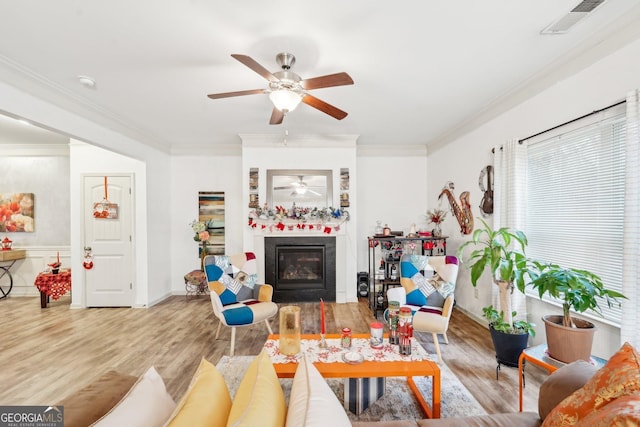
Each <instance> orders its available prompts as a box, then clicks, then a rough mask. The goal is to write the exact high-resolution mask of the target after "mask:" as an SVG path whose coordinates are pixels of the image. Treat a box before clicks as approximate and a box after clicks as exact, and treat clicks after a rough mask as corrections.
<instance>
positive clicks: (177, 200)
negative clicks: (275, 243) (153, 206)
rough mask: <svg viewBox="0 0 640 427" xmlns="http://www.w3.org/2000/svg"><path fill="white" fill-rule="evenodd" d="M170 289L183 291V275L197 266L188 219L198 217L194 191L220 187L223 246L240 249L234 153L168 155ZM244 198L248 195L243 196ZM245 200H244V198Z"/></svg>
mask: <svg viewBox="0 0 640 427" xmlns="http://www.w3.org/2000/svg"><path fill="white" fill-rule="evenodd" d="M171 176H172V180H171V184H170V187H169V191H170V194H171V200H172V203H171V206H170V211H171V221H170V223H169V226H168V227H167V233H168V234H169V235H170V237H171V242H172V245H171V248H170V253H171V271H172V275H171V290H172V292H173V293H176V294H180V293H184V292H185V285H184V275H185V274H186V273H188V272H190V271H192V270H197V269H200V258H199V257H198V244H197V242H195V241H194V240H193V230H192V229H191V226H190V225H189V223H190V222H191V221H193V220H195V219H197V218H198V192H199V191H224V197H225V213H224V214H225V248H226V249H225V250H226V252H227V253H238V252H243V250H244V248H243V244H242V238H243V237H242V234H243V231H244V226H246V221H245V220H244V215H243V203H242V157H241V156H240V153H239V150H238V153H235V154H233V153H231V154H224V155H211V154H205V155H202V156H173V157H172V159H171ZM247 200H248V199H247ZM247 203H248V202H247Z"/></svg>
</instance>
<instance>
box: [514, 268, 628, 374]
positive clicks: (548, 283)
mask: <svg viewBox="0 0 640 427" xmlns="http://www.w3.org/2000/svg"><path fill="white" fill-rule="evenodd" d="M531 264H532V268H531V269H530V272H529V276H530V277H531V282H530V286H531V287H532V288H533V289H534V290H536V291H537V293H538V296H539V297H540V298H541V299H542V297H543V296H544V295H545V294H546V295H548V296H550V297H552V298H555V299H557V300H559V301H560V302H561V303H562V316H559V315H546V316H543V318H542V320H543V321H544V324H545V331H546V334H547V345H548V347H549V354H550V355H551V356H552V357H554V358H556V359H559V360H561V361H563V362H566V363H570V362H573V361H574V360H578V359H584V360H589V358H590V355H591V346H592V343H593V335H594V333H595V329H596V328H595V325H594V324H593V323H591V322H589V321H587V320H584V319H577V318H574V317H573V316H571V312H572V311H573V312H576V313H583V312H585V311H587V310H592V311H593V312H595V313H597V314H600V315H602V312H601V310H600V307H599V304H600V302H601V301H603V300H604V301H606V302H607V305H608V306H609V307H612V305H613V303H617V304H620V299H623V298H626V297H625V296H624V295H623V294H621V293H620V292H617V291H614V290H611V289H606V288H605V286H604V284H603V283H602V279H601V278H600V277H599V276H598V275H596V274H594V273H591V272H589V271H586V270H581V269H575V268H564V267H561V266H559V265H558V264H552V263H542V262H538V261H532V262H531ZM519 288H520V290H522V291H523V290H524V287H520V286H519Z"/></svg>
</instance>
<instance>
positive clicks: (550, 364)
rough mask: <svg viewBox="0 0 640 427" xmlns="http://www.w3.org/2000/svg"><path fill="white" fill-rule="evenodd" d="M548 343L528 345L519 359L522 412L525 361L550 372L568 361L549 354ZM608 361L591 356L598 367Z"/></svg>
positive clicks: (592, 362) (592, 361)
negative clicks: (562, 360)
mask: <svg viewBox="0 0 640 427" xmlns="http://www.w3.org/2000/svg"><path fill="white" fill-rule="evenodd" d="M547 350H548V349H547V345H546V344H540V345H536V346H533V347H528V348H525V349H524V350H522V353H521V354H520V358H519V359H518V374H519V375H518V377H519V382H520V402H519V403H520V412H522V389H523V388H524V364H525V361H526V360H528V361H529V362H531V363H533V364H534V365H538V366H540V367H541V368H544V369H546V370H547V372H549V373H553V372H555V371H556V370H558V369H559V368H561V367H563V366H565V365H566V363H564V362H561V361H559V360H556V359H554V358H552V357H551V356H549V354H548V351H547ZM606 363H607V361H606V360H604V359H601V358H600V357H596V356H591V364H593V365H594V366H596V367H598V368H602V367H603V366H604V365H605V364H606Z"/></svg>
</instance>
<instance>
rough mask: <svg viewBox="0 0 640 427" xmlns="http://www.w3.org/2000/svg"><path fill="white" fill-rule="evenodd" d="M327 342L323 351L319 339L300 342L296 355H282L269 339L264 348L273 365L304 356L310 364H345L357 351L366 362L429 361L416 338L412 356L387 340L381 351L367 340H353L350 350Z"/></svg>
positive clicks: (337, 343) (277, 344) (335, 342)
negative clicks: (400, 350) (347, 354)
mask: <svg viewBox="0 0 640 427" xmlns="http://www.w3.org/2000/svg"><path fill="white" fill-rule="evenodd" d="M326 342H327V348H324V349H321V348H320V346H319V344H320V340H319V339H308V340H307V339H303V340H300V350H301V351H300V353H298V354H294V355H286V354H281V353H280V346H279V342H278V340H273V339H268V340H267V342H266V343H265V344H264V348H265V350H266V351H267V352H268V353H269V357H270V358H271V361H272V362H273V363H298V362H299V361H300V360H301V359H302V356H303V355H304V354H306V355H307V358H308V360H309V361H310V362H323V363H334V362H338V363H345V361H344V360H343V359H342V355H343V354H344V353H345V352H346V351H355V352H357V353H359V354H361V355H362V356H363V357H364V360H368V361H376V362H392V361H405V362H407V361H421V360H429V357H428V356H429V354H428V353H427V352H426V351H425V349H424V348H423V347H422V346H421V345H420V343H418V342H417V341H416V339H415V338H411V354H410V355H408V356H404V355H401V354H400V353H399V350H398V346H397V345H391V344H389V341H388V340H387V339H386V338H385V340H384V345H383V346H382V348H380V349H374V348H371V346H370V345H369V340H368V339H366V338H352V340H351V348H349V349H346V348H342V347H341V346H340V339H339V338H335V339H332V338H329V339H327V340H326Z"/></svg>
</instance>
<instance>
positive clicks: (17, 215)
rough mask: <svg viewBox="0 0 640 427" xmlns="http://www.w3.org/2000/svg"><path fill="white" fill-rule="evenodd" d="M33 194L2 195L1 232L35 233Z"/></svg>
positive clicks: (0, 209)
mask: <svg viewBox="0 0 640 427" xmlns="http://www.w3.org/2000/svg"><path fill="white" fill-rule="evenodd" d="M33 208H34V195H33V193H5V194H0V232H23V233H33V232H34V230H35V228H34V221H33V219H34V216H33Z"/></svg>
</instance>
